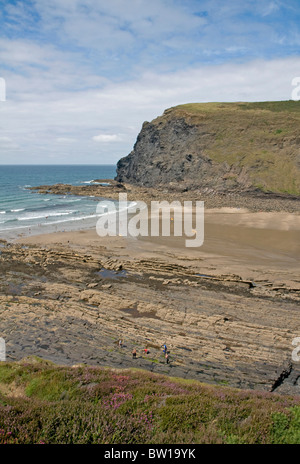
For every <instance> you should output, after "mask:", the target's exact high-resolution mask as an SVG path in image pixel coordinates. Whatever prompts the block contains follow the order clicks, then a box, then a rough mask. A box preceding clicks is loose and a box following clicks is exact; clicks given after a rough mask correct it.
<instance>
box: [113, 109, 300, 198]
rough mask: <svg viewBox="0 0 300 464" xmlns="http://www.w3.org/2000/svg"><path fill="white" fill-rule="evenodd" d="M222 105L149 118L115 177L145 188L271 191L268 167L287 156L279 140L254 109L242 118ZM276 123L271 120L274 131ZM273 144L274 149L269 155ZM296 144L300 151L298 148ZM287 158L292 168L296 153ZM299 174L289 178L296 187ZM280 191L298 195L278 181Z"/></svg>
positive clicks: (172, 111) (166, 112)
mask: <svg viewBox="0 0 300 464" xmlns="http://www.w3.org/2000/svg"><path fill="white" fill-rule="evenodd" d="M184 106H185V105H183V107H184ZM220 108H221V109H220V111H218V110H217V108H216V109H215V110H214V111H210V112H203V113H201V112H198V113H197V114H192V113H191V112H190V113H189V112H188V111H186V110H184V111H182V110H181V109H180V110H178V109H177V108H175V109H170V110H166V111H165V113H164V114H163V115H162V116H161V117H159V118H157V119H155V120H153V121H152V122H151V123H149V122H145V123H144V124H143V127H142V130H141V132H140V133H139V135H138V137H137V140H136V143H135V145H134V148H133V150H132V152H131V153H130V154H129V155H128V156H126V157H124V158H122V159H120V160H119V162H118V164H117V177H116V180H117V181H119V182H127V183H133V184H137V185H141V186H145V187H157V186H166V187H172V188H173V189H176V188H178V189H180V190H184V189H199V190H201V191H206V192H207V191H216V192H228V191H239V192H241V191H256V190H257V189H259V188H262V189H264V187H265V190H266V191H272V188H269V186H268V185H267V184H266V186H265V185H264V182H265V180H264V179H265V178H267V174H266V172H265V171H266V169H267V168H268V167H269V166H272V167H273V165H274V163H275V165H276V166H277V164H278V162H279V161H278V159H280V156H281V157H282V156H283V155H285V153H284V150H282V149H281V152H280V142H279V141H278V140H275V142H276V143H274V140H273V139H271V138H270V137H269V134H267V135H268V136H267V135H266V134H264V135H263V136H262V135H261V132H262V131H261V128H260V124H261V122H260V120H259V118H258V120H257V121H256V119H255V114H253V112H250V111H248V112H245V111H241V110H239V111H240V112H241V115H240V117H239V115H238V114H237V113H238V111H237V112H235V111H234V110H233V109H232V108H231V107H229V108H230V111H227V109H226V111H225V110H224V109H223V107H220ZM260 113H261V112H260ZM269 113H270V111H269ZM272 121H273V120H272ZM272 121H271V122H272ZM274 124H275V126H274ZM278 124H279V123H278V122H276V123H274V122H272V124H271V126H272V128H271V129H272V130H273V127H277V126H278ZM280 124H281V126H282V121H281V122H280ZM247 128H248V132H247ZM241 134H242V135H241ZM253 134H259V137H260V139H259V138H258V136H257V137H256V139H254V137H253ZM268 137H269V138H270V140H269V138H268ZM251 140H252V141H251ZM253 140H255V146H254V144H253ZM285 142H287V141H285ZM251 144H252V146H253V148H252V146H251ZM291 146H292V143H291ZM249 147H250V148H249ZM270 147H271V148H272V149H273V152H274V153H273V152H270V153H269V151H268V150H269V148H270ZM294 148H295V150H298V151H299V146H298V147H297V146H296V145H295V147H294ZM295 150H294V152H295ZM243 152H244V153H243ZM294 152H293V153H294ZM265 153H267V155H266V154H265ZM295 156H296V152H295ZM272 157H273V158H274V157H275V158H274V159H275V161H274V160H273V158H272ZM286 161H287V162H288V163H292V165H291V171H293V168H294V161H296V160H295V159H294V157H293V156H289V157H288V158H287V160H286ZM276 163H277V164H276ZM279 172H280V170H279ZM256 173H258V175H257V179H256V178H255V176H256ZM298 174H299V177H297V176H296V179H294V178H292V179H291V183H293V185H297V187H296V190H297V188H298V184H297V182H299V189H300V173H299V169H298V173H297V175H298ZM272 175H273V176H275V174H274V172H272ZM260 183H261V185H259V184H260ZM273 191H276V188H273ZM277 191H278V192H285V191H286V193H296V194H297V191H295V192H288V188H286V189H285V190H284V188H283V189H282V188H281V186H280V182H279V187H278V189H277Z"/></svg>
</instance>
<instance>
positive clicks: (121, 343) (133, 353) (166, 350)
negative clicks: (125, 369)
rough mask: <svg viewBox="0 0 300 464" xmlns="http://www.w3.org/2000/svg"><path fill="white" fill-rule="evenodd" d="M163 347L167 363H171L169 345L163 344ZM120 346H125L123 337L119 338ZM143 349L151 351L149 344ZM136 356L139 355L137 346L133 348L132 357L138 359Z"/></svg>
mask: <svg viewBox="0 0 300 464" xmlns="http://www.w3.org/2000/svg"><path fill="white" fill-rule="evenodd" d="M161 347H162V348H163V354H164V357H165V360H166V363H167V364H169V362H170V359H169V352H168V349H167V345H166V344H164V345H161ZM119 348H123V340H122V339H120V340H119ZM143 351H144V352H145V354H149V353H150V351H149V350H148V348H147V346H146V347H145V348H144V349H143ZM136 357H137V351H136V348H133V350H132V359H136Z"/></svg>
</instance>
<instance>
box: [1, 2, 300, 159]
mask: <svg viewBox="0 0 300 464" xmlns="http://www.w3.org/2000/svg"><path fill="white" fill-rule="evenodd" d="M299 24H300V2H299V0H287V1H285V2H284V1H281V0H260V1H258V0H245V1H243V2H241V1H236V0H231V1H227V2H226V1H223V0H222V1H220V0H209V1H204V0H152V1H151V2H149V1H148V0H130V1H129V0H126V1H125V0H110V1H109V2H108V1H106V0H105V1H104V0H63V1H61V0H32V1H27V0H24V1H3V0H0V77H2V78H4V79H5V82H6V101H5V102H2V101H0V164H9V163H17V164H18V163H29V164H30V163H37V164H38V163H44V164H47V163H55V164H59V163H62V164H66V163H75V164H77V163H79V164H80V163H88V164H94V163H99V164H101V163H115V162H116V161H117V160H118V159H119V158H120V157H121V156H125V155H126V154H128V153H129V152H130V150H131V149H132V146H133V144H134V142H135V139H136V136H137V134H138V132H139V130H140V128H141V126H142V123H143V121H145V120H151V119H153V118H154V117H156V116H158V115H159V114H161V113H162V112H163V111H164V109H166V108H168V107H171V106H175V105H177V104H181V103H187V102H201V101H258V100H283V99H290V98H291V92H292V86H291V81H292V79H293V78H294V77H296V76H299V75H300V30H299V29H300V28H299Z"/></svg>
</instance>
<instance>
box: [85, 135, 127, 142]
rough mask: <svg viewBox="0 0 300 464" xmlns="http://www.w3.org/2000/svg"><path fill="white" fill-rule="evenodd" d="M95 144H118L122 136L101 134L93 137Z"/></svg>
mask: <svg viewBox="0 0 300 464" xmlns="http://www.w3.org/2000/svg"><path fill="white" fill-rule="evenodd" d="M92 139H93V140H95V142H117V141H118V140H121V139H120V136H119V135H117V134H99V135H94V137H92Z"/></svg>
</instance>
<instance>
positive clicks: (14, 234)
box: [0, 165, 116, 240]
mask: <svg viewBox="0 0 300 464" xmlns="http://www.w3.org/2000/svg"><path fill="white" fill-rule="evenodd" d="M115 175H116V166H115V165H94V166H93V165H59V166H58V165H39V166H37V165H34V166H33V165H1V166H0V239H4V240H11V239H16V238H20V237H22V236H28V235H37V234H42V233H52V232H64V231H70V230H80V229H88V228H92V227H95V224H96V220H97V213H96V207H97V204H98V202H99V200H103V199H101V198H100V197H93V196H74V195H55V194H39V193H37V192H35V191H32V190H28V187H35V186H39V185H53V184H58V183H63V184H71V185H86V184H90V183H92V182H93V181H94V180H97V179H113V178H114V177H115Z"/></svg>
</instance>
